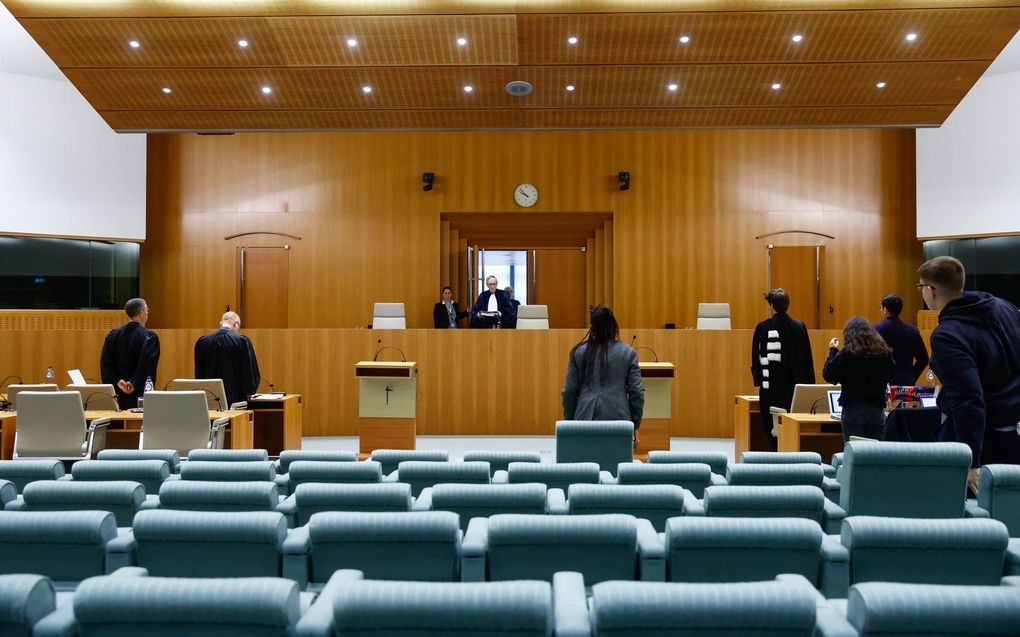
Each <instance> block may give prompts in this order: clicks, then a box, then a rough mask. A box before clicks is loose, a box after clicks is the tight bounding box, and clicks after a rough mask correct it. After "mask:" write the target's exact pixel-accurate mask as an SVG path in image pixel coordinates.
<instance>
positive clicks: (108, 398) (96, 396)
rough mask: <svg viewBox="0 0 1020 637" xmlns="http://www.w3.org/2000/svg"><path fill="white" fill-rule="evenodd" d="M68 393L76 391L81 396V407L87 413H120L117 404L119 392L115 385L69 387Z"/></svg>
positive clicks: (99, 384) (100, 384)
mask: <svg viewBox="0 0 1020 637" xmlns="http://www.w3.org/2000/svg"><path fill="white" fill-rule="evenodd" d="M64 389H66V390H67V391H76V392H78V393H79V394H81V406H82V407H84V408H85V411H90V410H91V411H120V405H118V404H117V392H116V391H115V390H114V389H113V385H104V384H102V383H97V384H92V383H88V384H85V385H68V386H67V387H65V388H64Z"/></svg>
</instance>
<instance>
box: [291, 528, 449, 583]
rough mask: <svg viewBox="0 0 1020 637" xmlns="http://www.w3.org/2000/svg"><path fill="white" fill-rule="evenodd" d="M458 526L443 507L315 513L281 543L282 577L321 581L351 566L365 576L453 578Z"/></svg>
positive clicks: (427, 579) (301, 580)
mask: <svg viewBox="0 0 1020 637" xmlns="http://www.w3.org/2000/svg"><path fill="white" fill-rule="evenodd" d="M460 537H461V533H460V527H459V525H458V524H457V516H456V515H455V514H453V513H449V512H446V511H433V512H409V513H408V512H405V513H347V512H344V513H316V514H315V515H313V516H312V517H311V519H310V520H309V521H308V524H307V525H305V526H303V527H299V528H296V529H294V530H293V531H292V532H291V535H290V537H289V538H288V539H287V542H286V544H285V545H284V553H285V558H284V559H285V562H284V575H285V577H289V578H291V579H294V580H295V581H297V582H298V583H299V584H302V585H305V584H319V585H321V584H324V583H326V581H327V580H328V579H329V577H330V575H332V574H333V571H336V570H339V569H348V568H355V569H357V570H360V571H362V572H364V573H365V576H366V577H368V578H370V579H396V580H424V581H437V582H442V581H455V580H457V579H458V578H459V576H460Z"/></svg>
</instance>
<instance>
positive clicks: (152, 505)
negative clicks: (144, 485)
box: [138, 495, 160, 511]
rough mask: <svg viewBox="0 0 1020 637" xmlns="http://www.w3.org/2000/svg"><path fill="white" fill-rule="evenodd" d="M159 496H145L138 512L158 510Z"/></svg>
mask: <svg viewBox="0 0 1020 637" xmlns="http://www.w3.org/2000/svg"><path fill="white" fill-rule="evenodd" d="M158 508H160V505H159V496H158V495H146V496H145V499H144V500H142V506H140V507H138V510H139V511H148V510H149V509H158Z"/></svg>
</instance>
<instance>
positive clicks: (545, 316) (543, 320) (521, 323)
mask: <svg viewBox="0 0 1020 637" xmlns="http://www.w3.org/2000/svg"><path fill="white" fill-rule="evenodd" d="M517 329H519V330H547V329H549V306H548V305H522V306H520V307H519V308H517Z"/></svg>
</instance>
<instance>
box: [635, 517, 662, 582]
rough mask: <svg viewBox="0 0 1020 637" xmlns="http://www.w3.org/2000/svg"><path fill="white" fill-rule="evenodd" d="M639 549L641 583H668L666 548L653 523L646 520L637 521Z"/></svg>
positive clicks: (639, 519)
mask: <svg viewBox="0 0 1020 637" xmlns="http://www.w3.org/2000/svg"><path fill="white" fill-rule="evenodd" d="M637 549H638V559H639V560H640V563H641V581H644V582H665V581H666V547H665V545H664V543H663V541H662V540H661V539H659V534H658V533H656V532H655V527H653V526H652V523H651V522H650V521H648V520H646V519H644V518H638V520H637Z"/></svg>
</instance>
